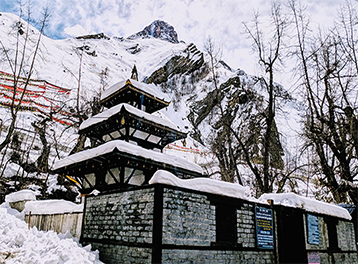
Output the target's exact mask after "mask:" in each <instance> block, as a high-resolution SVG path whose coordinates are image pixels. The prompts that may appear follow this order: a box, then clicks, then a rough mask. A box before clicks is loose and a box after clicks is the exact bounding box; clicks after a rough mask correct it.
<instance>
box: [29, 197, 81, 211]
mask: <svg viewBox="0 0 358 264" xmlns="http://www.w3.org/2000/svg"><path fill="white" fill-rule="evenodd" d="M25 211H26V212H31V214H64V213H74V212H78V213H82V212H83V204H75V203H73V202H70V201H65V200H40V201H30V202H27V203H26V204H25Z"/></svg>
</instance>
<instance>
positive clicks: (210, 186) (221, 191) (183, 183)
mask: <svg viewBox="0 0 358 264" xmlns="http://www.w3.org/2000/svg"><path fill="white" fill-rule="evenodd" d="M154 183H162V184H167V185H171V186H178V187H182V188H186V189H190V190H195V191H201V192H207V193H214V194H218V195H222V196H230V197H234V198H239V199H245V200H249V199H250V198H249V197H247V196H246V195H245V188H244V187H243V186H241V185H240V184H236V183H229V182H224V181H218V180H214V179H208V178H194V179H187V180H182V179H179V178H178V177H176V176H175V175H174V174H172V173H170V172H168V171H164V170H158V171H156V172H155V173H154V175H153V177H152V178H151V179H150V181H149V184H154Z"/></svg>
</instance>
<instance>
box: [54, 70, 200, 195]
mask: <svg viewBox="0 0 358 264" xmlns="http://www.w3.org/2000/svg"><path fill="white" fill-rule="evenodd" d="M136 79H137V72H136V69H135V68H133V71H132V77H131V79H128V80H124V81H121V82H118V83H116V84H114V85H113V86H111V87H110V88H108V89H107V90H105V91H104V92H103V94H102V96H101V99H100V103H101V105H102V106H104V107H105V108H106V110H105V111H103V112H102V113H99V114H97V115H95V116H92V117H91V118H89V119H87V120H85V121H84V122H83V123H82V124H81V126H80V129H79V133H80V134H84V135H85V136H86V137H87V138H90V139H91V141H92V142H94V146H95V147H93V148H91V149H87V150H83V151H80V152H78V153H75V154H72V155H70V156H68V157H66V158H64V159H62V160H59V161H57V162H56V163H55V166H54V170H55V172H56V173H58V174H60V175H65V176H70V177H72V178H73V179H75V180H76V181H77V182H78V183H79V184H80V185H81V188H82V190H81V192H82V193H83V194H88V193H90V192H91V191H92V190H94V189H96V190H99V191H102V192H103V191H109V190H119V189H124V188H127V187H130V186H140V185H145V184H147V183H148V181H149V180H150V178H151V177H152V176H153V174H154V173H155V172H156V171H157V170H159V169H164V170H167V171H169V172H171V173H173V174H174V175H176V176H178V177H179V178H193V177H202V176H203V175H202V169H201V167H200V166H198V165H196V164H193V163H190V162H188V161H186V160H184V159H181V158H178V157H175V156H170V155H167V154H164V153H163V148H164V147H165V146H166V145H167V144H169V143H172V142H174V141H176V140H181V139H185V138H186V136H187V134H186V133H184V132H182V131H180V129H179V128H178V127H177V126H176V125H175V124H173V123H172V122H171V121H168V120H166V119H164V118H161V117H159V116H157V115H153V113H154V112H156V111H158V110H161V109H163V108H165V107H167V106H168V105H169V102H167V101H165V100H164V99H163V98H160V96H159V95H158V94H157V92H156V91H155V86H154V85H153V84H146V83H141V82H138V81H137V80H136ZM153 88H154V89H153Z"/></svg>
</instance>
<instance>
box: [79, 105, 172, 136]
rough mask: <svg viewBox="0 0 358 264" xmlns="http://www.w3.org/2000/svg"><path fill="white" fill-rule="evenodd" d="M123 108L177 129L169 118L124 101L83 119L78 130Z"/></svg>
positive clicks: (105, 118) (98, 121)
mask: <svg viewBox="0 0 358 264" xmlns="http://www.w3.org/2000/svg"><path fill="white" fill-rule="evenodd" d="M122 107H123V108H125V109H126V110H127V111H128V112H130V113H132V114H134V115H136V116H139V117H141V118H143V119H146V120H149V121H152V122H154V123H157V124H160V125H163V126H166V127H169V128H171V129H174V130H178V127H177V126H176V125H175V124H174V123H173V122H171V121H169V120H166V119H163V118H161V117H158V116H155V115H152V114H149V113H147V112H144V111H142V110H139V109H138V108H135V107H133V106H131V105H129V104H126V103H122V104H118V105H116V106H113V107H111V108H109V109H108V110H106V111H103V112H102V113H99V114H98V115H95V116H92V117H91V118H88V119H87V120H85V121H83V122H82V124H81V126H80V130H83V129H85V128H87V127H90V126H92V125H94V124H97V123H100V122H102V121H104V120H107V119H108V118H110V117H111V116H113V115H115V114H117V113H118V112H120V111H121V109H122Z"/></svg>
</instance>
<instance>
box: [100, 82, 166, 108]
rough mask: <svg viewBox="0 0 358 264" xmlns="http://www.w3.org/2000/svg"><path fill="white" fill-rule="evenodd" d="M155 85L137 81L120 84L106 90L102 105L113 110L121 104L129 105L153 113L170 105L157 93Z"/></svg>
mask: <svg viewBox="0 0 358 264" xmlns="http://www.w3.org/2000/svg"><path fill="white" fill-rule="evenodd" d="M154 89H155V87H154V84H146V83H141V82H138V81H135V80H132V79H131V80H129V79H128V80H125V81H121V82H118V83H116V84H114V85H113V86H111V87H110V88H108V89H107V90H105V91H104V92H103V93H102V96H101V101H100V103H101V105H103V106H105V107H107V108H111V107H113V106H115V105H118V104H120V103H128V104H131V105H133V106H135V107H137V108H140V107H139V106H144V107H145V109H144V110H145V111H146V112H148V113H153V112H155V111H157V110H160V109H162V108H164V107H167V106H168V105H169V102H167V101H165V100H164V98H160V96H159V95H158V93H157V92H155V90H154Z"/></svg>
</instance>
